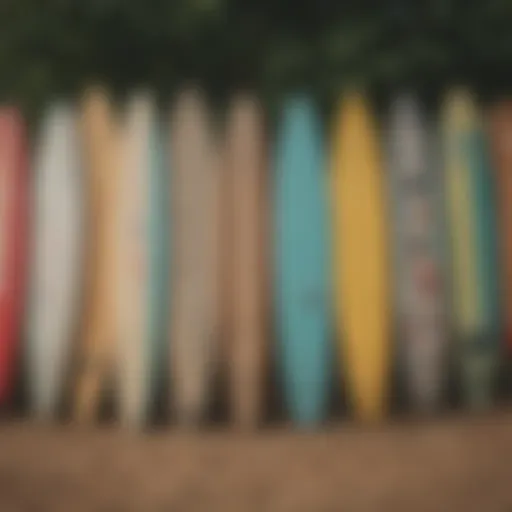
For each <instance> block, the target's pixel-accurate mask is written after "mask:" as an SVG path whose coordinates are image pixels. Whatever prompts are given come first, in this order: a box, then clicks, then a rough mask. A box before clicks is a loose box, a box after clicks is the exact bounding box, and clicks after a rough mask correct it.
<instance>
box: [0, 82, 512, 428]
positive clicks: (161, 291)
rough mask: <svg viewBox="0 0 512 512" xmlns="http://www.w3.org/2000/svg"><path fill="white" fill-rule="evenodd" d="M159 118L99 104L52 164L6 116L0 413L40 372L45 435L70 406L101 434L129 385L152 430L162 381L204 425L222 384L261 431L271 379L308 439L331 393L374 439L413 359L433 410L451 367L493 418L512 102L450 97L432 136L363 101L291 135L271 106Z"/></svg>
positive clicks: (202, 108) (506, 251)
mask: <svg viewBox="0 0 512 512" xmlns="http://www.w3.org/2000/svg"><path fill="white" fill-rule="evenodd" d="M162 112H163V109H160V110H158V111H157V107H156V103H155V102H154V101H153V100H152V97H151V95H149V94H147V93H141V94H135V95H133V96H132V97H131V98H130V99H129V100H128V101H127V102H126V104H125V105H124V106H123V109H122V110H119V109H115V108H114V106H113V103H112V102H111V101H110V100H109V98H108V96H107V95H106V94H105V92H104V91H103V90H101V89H90V90H89V91H87V93H86V94H85V95H84V96H83V97H82V100H81V102H80V103H79V104H78V105H74V106H70V105H69V104H55V105H52V106H50V108H48V111H47V112H46V113H45V115H44V116H43V118H42V122H41V123H40V126H39V129H38V130H37V134H36V137H35V139H34V140H35V144H33V145H32V144H29V142H28V140H27V139H28V137H27V135H26V131H25V130H26V129H25V127H24V123H23V120H22V118H21V116H20V114H19V111H18V110H17V109H16V108H13V107H5V108H2V109H1V110H0V400H1V401H2V403H6V402H7V401H8V400H9V398H10V396H11V395H12V391H13V386H14V382H16V375H15V373H16V368H18V367H19V366H20V364H19V362H20V360H21V359H22V358H23V360H24V363H25V364H24V367H25V369H26V371H25V375H24V378H25V380H26V382H27V386H28V395H29V398H30V406H31V410H32V412H33V414H34V415H35V416H37V417H40V418H51V417H52V416H54V415H55V414H56V411H57V409H58V407H59V404H61V403H62V401H63V400H64V401H68V402H69V403H70V404H71V405H72V411H71V414H72V415H73V417H74V418H75V419H76V420H77V421H92V420H93V419H94V418H95V417H96V415H97V414H98V407H99V405H100V403H101V398H102V396H103V395H104V394H105V392H106V390H108V389H113V390H114V393H115V396H116V397H117V399H118V400H117V405H118V409H117V410H118V415H119V418H120V420H121V422H122V423H123V424H125V425H127V426H133V427H140V426H142V425H144V424H145V423H146V422H147V419H148V415H149V413H150V411H151V408H152V404H153V403H154V400H155V396H156V394H157V392H158V390H159V389H161V388H162V386H164V383H165V386H167V388H168V395H169V409H170V410H171V411H172V414H173V417H174V418H175V419H176V421H178V422H180V423H183V424H186V425H197V424H198V423H200V422H201V421H202V420H204V419H205V416H206V415H207V414H208V410H209V407H210V405H211V404H210V402H211V397H212V393H213V391H212V390H213V389H214V382H215V381H216V379H217V375H218V374H219V372H220V373H222V374H223V375H224V382H225V383H226V385H225V387H224V389H225V391H226V393H227V396H228V402H229V404H230V411H231V414H232V417H233V420H234V421H235V422H236V423H237V424H239V425H243V426H254V425H256V424H257V423H258V422H259V421H261V418H262V416H263V414H264V411H265V408H266V404H265V403H264V398H265V393H264V389H265V385H266V382H267V381H268V376H269V373H270V371H271V368H275V369H276V376H277V382H278V383H279V385H280V386H281V389H282V394H283V397H284V402H285V404H286V409H287V411H288V414H289V416H290V417H291V418H292V419H293V421H294V422H296V423H297V424H298V425H305V426H308V425H316V424H318V423H320V422H321V421H322V420H323V419H324V418H325V416H326V411H327V408H328V402H329V395H330V393H331V391H332V388H333V376H334V375H341V379H340V380H341V381H343V385H344V386H345V388H346V389H345V392H346V394H347V396H348V399H349V404H350V411H351V412H352V413H353V414H354V415H355V416H356V417H358V418H359V419H361V420H377V419H379V418H382V417H384V416H385V414H386V409H387V406H388V402H389V390H390V380H391V375H390V373H391V367H392V364H393V362H394V361H397V360H398V361H400V364H401V365H402V366H403V369H404V375H405V380H404V382H405V384H406V386H407V391H408V396H409V398H410V403H411V405H412V406H413V407H415V408H417V409H419V410H422V411H426V410H433V409H435V408H436V407H438V406H439V405H440V404H441V403H442V400H443V396H444V383H445V382H446V378H445V377H446V372H447V364H446V362H447V360H448V359H449V357H452V356H453V354H455V358H456V360H457V361H458V362H459V363H460V364H458V365H457V372H456V374H457V377H458V379H459V381H460V383H461V389H462V392H463V396H464V398H465V400H466V403H467V404H468V405H470V406H483V405H485V404H488V403H490V402H491V399H492V389H493V381H494V376H495V374H496V366H497V362H498V358H499V352H500V346H502V343H501V342H502V340H503V339H506V338H508V339H510V338H511V337H512V329H511V327H512V103H507V102H502V103H500V104H499V105H497V106H495V107H493V108H492V109H491V110H490V111H489V112H487V111H486V115H485V116H484V115H482V111H481V110H480V109H478V108H477V105H476V102H475V100H474V98H473V97H472V95H471V94H470V93H469V92H467V91H466V90H462V89H460V90H452V91H451V92H450V93H449V94H447V96H446V98H445V101H444V103H443V106H442V109H441V113H440V115H439V116H437V117H436V118H435V119H434V118H433V117H432V116H427V114H426V112H425V111H424V110H423V109H422V105H421V103H420V102H419V100H418V99H417V98H416V97H415V96H414V95H413V94H403V95H399V96H397V98H396V99H395V100H394V101H393V102H392V103H391V105H390V107H389V111H388V113H387V114H386V116H385V117H384V118H383V120H382V123H381V124H379V125H378V123H377V120H376V118H375V117H374V116H373V114H372V110H371V105H370V103H369V101H368V100H367V98H366V97H365V95H364V94H362V93H358V92H350V93H347V94H345V95H344V96H343V98H342V100H341V102H340V106H339V108H338V109H337V110H336V114H335V116H334V119H333V124H332V129H329V130H324V125H323V123H322V122H321V119H320V118H319V115H318V112H317V109H316V107H315V103H314V102H313V101H312V100H311V99H310V98H309V97H308V96H304V95H302V96H299V95H297V96H293V97H290V98H288V99H286V101H284V103H283V105H282V109H281V114H282V115H281V117H280V120H279V124H278V126H277V131H276V136H275V138H273V140H270V137H269V135H268V134H269V133H270V131H268V129H267V126H266V120H265V114H264V111H263V109H262V108H261V105H260V103H259V102H258V101H257V99H255V98H254V97H253V96H251V95H247V94H245V95H239V96H237V97H236V98H234V99H233V101H232V103H231V106H230V107H229V109H228V111H227V113H226V116H225V119H224V122H223V123H216V122H215V121H214V118H213V116H212V115H211V112H210V111H209V110H208V108H207V105H206V102H205V100H204V98H203V97H202V95H201V93H200V91H198V90H196V89H188V90H184V91H182V93H181V94H179V95H178V97H177V99H176V101H175V103H174V105H173V107H172V108H171V109H170V113H169V115H167V114H166V115H163V114H162ZM330 126H331V125H330ZM495 196H496V197H495ZM21 340H23V343H22V342H21ZM271 361H272V364H270V363H271ZM274 363H275V364H274ZM340 385H341V383H340Z"/></svg>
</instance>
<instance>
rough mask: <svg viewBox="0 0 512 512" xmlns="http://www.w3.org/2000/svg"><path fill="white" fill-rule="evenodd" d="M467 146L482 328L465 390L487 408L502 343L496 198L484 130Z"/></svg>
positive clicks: (467, 360) (466, 367)
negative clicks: (471, 184) (476, 355)
mask: <svg viewBox="0 0 512 512" xmlns="http://www.w3.org/2000/svg"><path fill="white" fill-rule="evenodd" d="M466 144H467V146H466V151H467V152H468V155H469V162H470V166H469V168H470V172H471V179H472V181H473V187H472V189H471V191H472V194H473V204H474V205H475V208H474V220H473V222H474V229H475V245H476V251H475V254H476V277H477V283H478V289H479V295H480V296H479V299H480V304H481V306H480V307H481V315H482V328H481V332H480V333H478V335H477V336H476V337H475V339H474V340H473V343H474V352H475V353H476V354H478V357H475V358H474V357H472V355H471V352H472V351H470V352H468V353H467V354H466V355H465V357H464V359H463V371H464V386H465V388H466V393H467V395H468V399H469V400H470V401H471V402H475V401H476V402H477V403H478V404H486V403H488V402H489V401H490V399H491V397H490V396H489V395H490V394H491V392H492V387H493V384H492V379H493V377H494V374H495V371H496V368H495V366H496V363H497V355H498V348H499V339H500V300H499V297H500V293H499V267H498V238H497V211H496V199H497V198H496V197H495V188H494V187H495V184H494V173H493V170H492V167H491V162H490V154H489V147H488V141H487V137H486V134H485V132H484V130H483V128H482V127H481V126H479V127H477V128H475V130H474V131H472V132H470V133H469V134H468V135H467V143H466Z"/></svg>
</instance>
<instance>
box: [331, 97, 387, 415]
mask: <svg viewBox="0 0 512 512" xmlns="http://www.w3.org/2000/svg"><path fill="white" fill-rule="evenodd" d="M334 133H335V135H334V139H333V148H332V157H333V161H332V211H333V223H334V275H335V278H334V286H335V313H336V317H337V318H336V322H337V334H338V343H340V350H341V358H342V363H343V367H344V372H345V375H346V381H347V387H348V394H349V397H350V399H351V402H352V405H353V408H354V410H355V413H356V415H357V416H358V417H359V418H360V419H362V420H378V419H380V418H381V417H382V416H383V415H384V413H385V411H386V406H387V398H388V388H389V382H388V381H389V365H390V352H391V345H390V332H389V331H390V325H389V323H390V322H389V318H390V311H389V310H388V307H389V299H390V291H389V275H388V273H389V269H388V253H387V245H388V240H387V230H386V226H387V221H388V218H387V214H386V208H385V190H384V183H383V180H384V176H383V161H382V158H381V151H380V148H379V143H378V140H377V132H376V127H375V121H374V119H373V117H372V114H371V110H370V107H369V105H368V101H367V100H366V98H365V97H364V96H363V95H362V94H359V93H357V92H351V93H349V94H347V95H346V96H345V98H344V99H343V101H342V103H341V107H340V110H339V114H338V117H337V118H336V126H335V130H334Z"/></svg>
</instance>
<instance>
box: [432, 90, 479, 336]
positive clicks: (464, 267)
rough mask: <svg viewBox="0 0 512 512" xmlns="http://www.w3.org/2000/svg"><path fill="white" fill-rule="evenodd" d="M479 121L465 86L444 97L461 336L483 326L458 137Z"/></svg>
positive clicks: (466, 177) (468, 195) (466, 175)
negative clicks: (463, 88) (464, 88)
mask: <svg viewBox="0 0 512 512" xmlns="http://www.w3.org/2000/svg"><path fill="white" fill-rule="evenodd" d="M477 123H478V119H477V111H476V107H475V103H474V99H473V98H472V97H471V95H470V94H469V92H467V91H465V90H459V89H454V90H452V91H450V93H449V94H447V95H446V97H445V98H444V103H443V106H442V109H441V125H442V130H443V137H444V139H445V151H444V158H445V183H446V199H447V203H448V211H447V216H448V222H449V223H450V226H451V227H452V229H451V230H450V238H451V247H450V249H451V257H452V264H451V273H452V296H453V299H452V301H453V317H454V322H455V329H456V331H457V333H458V334H459V335H460V336H461V337H464V336H471V335H473V334H474V333H475V332H476V331H478V330H479V328H480V325H481V323H482V322H481V319H480V317H479V311H481V308H480V304H479V303H478V293H477V272H476V261H475V251H472V250H469V249H468V248H472V247H474V246H475V240H474V235H475V232H474V229H473V205H472V203H471V197H472V195H473V191H472V189H471V177H470V174H469V172H468V170H467V168H466V167H467V166H466V157H465V155H464V153H463V152H461V151H460V142H459V140H458V138H460V137H461V134H464V133H465V132H468V131H470V130H472V129H474V126H475V125H476V124H477Z"/></svg>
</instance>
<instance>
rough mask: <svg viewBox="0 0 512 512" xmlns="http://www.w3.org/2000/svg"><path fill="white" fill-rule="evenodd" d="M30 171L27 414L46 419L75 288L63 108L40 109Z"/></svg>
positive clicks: (70, 336) (70, 170)
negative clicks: (31, 180) (35, 145)
mask: <svg viewBox="0 0 512 512" xmlns="http://www.w3.org/2000/svg"><path fill="white" fill-rule="evenodd" d="M34 173H35V176H34V182H33V185H34V186H33V191H32V199H33V201H32V204H33V209H32V217H33V218H32V226H33V245H32V249H31V260H32V261H31V280H30V290H31V291H30V311H29V313H30V314H29V325H28V340H27V341H28V343H27V358H28V359H27V369H28V375H27V377H28V378H27V381H28V384H29V392H30V399H31V406H32V409H33V412H34V414H35V415H36V416H37V417H39V418H41V419H49V418H51V417H52V416H54V415H55V414H56V413H57V410H58V407H59V405H60V402H61V400H62V399H63V397H64V395H65V389H64V386H65V382H66V376H67V372H68V370H69V367H70V363H71V357H72V353H73V348H74V347H73V342H74V340H75V335H76V328H77V322H78V313H79V309H78V308H79V300H80V294H81V285H82V273H81V263H82V234H83V224H82V222H83V197H82V185H83V182H82V180H83V175H82V168H81V165H80V149H79V141H78V133H77V116H76V112H75V110H74V109H73V107H71V106H70V105H68V104H64V103H58V104H54V105H52V106H50V107H49V109H48V110H47V112H46V115H45V116H44V118H43V122H42V124H41V127H40V135H39V141H38V147H37V150H36V155H35V160H34Z"/></svg>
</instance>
